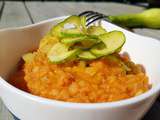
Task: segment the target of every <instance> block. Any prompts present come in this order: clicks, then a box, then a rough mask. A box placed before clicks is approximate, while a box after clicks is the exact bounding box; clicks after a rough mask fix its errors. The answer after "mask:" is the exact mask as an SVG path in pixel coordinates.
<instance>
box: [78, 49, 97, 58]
mask: <svg viewBox="0 0 160 120" xmlns="http://www.w3.org/2000/svg"><path fill="white" fill-rule="evenodd" d="M78 57H79V58H80V59H82V60H93V59H96V58H97V57H96V56H95V55H94V54H92V53H91V52H90V51H82V52H81V53H80V54H79V55H78Z"/></svg>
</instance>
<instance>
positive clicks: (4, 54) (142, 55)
mask: <svg viewBox="0 0 160 120" xmlns="http://www.w3.org/2000/svg"><path fill="white" fill-rule="evenodd" d="M62 19H64V17H61V18H56V19H52V20H47V21H43V22H41V23H38V24H35V25H30V26H26V27H21V28H13V29H8V30H1V31H0V66H1V67H0V76H2V77H3V78H4V79H6V80H7V77H8V76H9V74H10V73H11V72H12V71H13V70H15V68H16V65H17V63H18V61H19V60H20V58H21V56H22V55H23V54H24V53H26V52H28V51H30V50H34V49H35V48H37V47H38V44H39V40H40V39H41V38H42V37H43V36H44V34H45V33H46V32H47V31H48V30H49V29H50V28H51V27H52V25H54V24H56V23H57V22H59V21H61V20H62ZM102 26H104V28H106V29H107V30H108V31H111V30H120V31H123V32H124V33H125V35H126V44H125V45H124V48H123V50H122V52H123V51H126V52H128V53H129V55H130V57H131V59H132V60H133V61H134V62H136V63H139V64H143V65H144V67H145V69H146V72H147V74H148V76H149V79H150V82H151V83H152V84H153V87H156V86H157V85H160V80H159V78H160V54H158V51H160V41H158V40H155V39H152V38H149V37H143V36H140V35H137V34H134V33H131V32H129V31H127V30H124V29H122V28H120V27H118V26H115V25H113V24H111V23H108V22H106V21H102Z"/></svg>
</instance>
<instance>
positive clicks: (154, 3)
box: [3, 0, 160, 7]
mask: <svg viewBox="0 0 160 120" xmlns="http://www.w3.org/2000/svg"><path fill="white" fill-rule="evenodd" d="M3 1H77V2H78V1H87V2H105V1H107V2H109V1H110V2H119V3H124V4H132V5H138V6H143V7H160V0H3Z"/></svg>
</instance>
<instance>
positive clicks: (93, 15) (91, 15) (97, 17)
mask: <svg viewBox="0 0 160 120" xmlns="http://www.w3.org/2000/svg"><path fill="white" fill-rule="evenodd" d="M79 16H85V17H86V25H87V26H89V25H90V24H92V23H94V22H97V21H101V20H102V19H103V20H106V21H108V22H109V20H108V19H107V17H108V16H106V15H104V14H102V13H99V12H95V11H85V12H82V13H80V14H79Z"/></svg>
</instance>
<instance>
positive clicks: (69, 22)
mask: <svg viewBox="0 0 160 120" xmlns="http://www.w3.org/2000/svg"><path fill="white" fill-rule="evenodd" d="M70 27H71V28H72V29H74V31H76V30H77V31H81V19H80V17H78V16H70V17H68V18H67V19H65V20H64V21H63V22H60V23H59V24H57V25H56V26H54V27H53V28H52V30H51V33H52V34H53V35H55V36H58V37H61V36H62V35H61V32H63V31H64V32H65V31H67V29H69V28H70Z"/></svg>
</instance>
